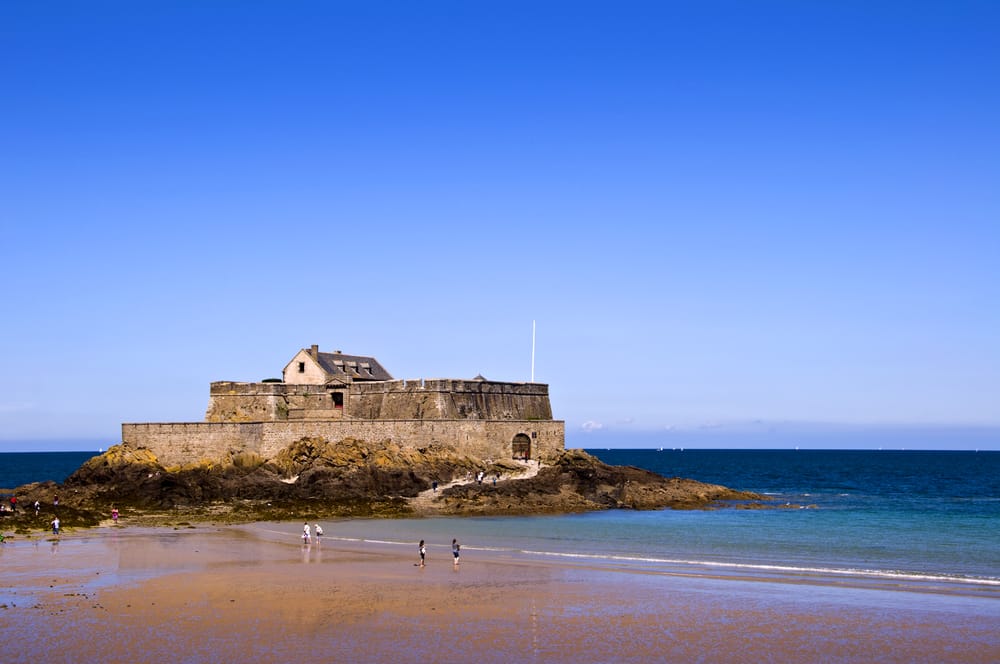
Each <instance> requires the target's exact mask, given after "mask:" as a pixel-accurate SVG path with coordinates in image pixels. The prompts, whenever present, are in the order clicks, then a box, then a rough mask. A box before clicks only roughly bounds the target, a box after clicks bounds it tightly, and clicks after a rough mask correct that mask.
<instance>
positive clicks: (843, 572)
mask: <svg viewBox="0 0 1000 664" xmlns="http://www.w3.org/2000/svg"><path fill="white" fill-rule="evenodd" d="M521 553H524V554H526V555H533V556H544V557H554V558H566V559H587V560H593V561H598V562H600V561H610V562H631V563H643V564H659V565H681V566H686V567H709V568H713V569H731V570H748V571H757V572H773V573H782V574H795V575H798V574H817V575H829V576H849V577H863V578H873V579H893V580H899V581H920V582H947V583H965V584H974V585H982V586H998V587H1000V577H993V576H973V575H966V574H946V573H928V572H914V571H907V570H879V569H861V568H854V567H809V566H798V565H774V564H766V563H737V562H724V561H717V560H689V559H679V558H653V557H645V556H625V555H594V554H586V553H565V552H559V551H532V550H525V551H521Z"/></svg>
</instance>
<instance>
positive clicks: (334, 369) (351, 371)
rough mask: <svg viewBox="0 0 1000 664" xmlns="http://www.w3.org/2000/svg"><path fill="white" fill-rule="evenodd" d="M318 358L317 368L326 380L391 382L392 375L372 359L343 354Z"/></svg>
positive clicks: (323, 355) (320, 355) (327, 354)
mask: <svg viewBox="0 0 1000 664" xmlns="http://www.w3.org/2000/svg"><path fill="white" fill-rule="evenodd" d="M306 352H309V351H308V350H306ZM318 356H319V357H318V362H319V366H320V367H322V368H323V371H325V372H326V375H327V377H328V380H336V379H338V378H345V377H346V378H349V379H351V380H356V381H363V380H392V375H391V374H390V373H389V372H388V371H386V370H385V367H383V366H382V365H381V364H379V362H378V360H376V359H375V358H374V357H365V356H363V355H344V354H343V353H318Z"/></svg>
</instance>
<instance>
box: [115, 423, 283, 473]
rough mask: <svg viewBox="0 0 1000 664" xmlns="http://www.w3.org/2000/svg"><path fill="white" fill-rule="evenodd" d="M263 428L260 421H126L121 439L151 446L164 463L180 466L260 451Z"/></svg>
mask: <svg viewBox="0 0 1000 664" xmlns="http://www.w3.org/2000/svg"><path fill="white" fill-rule="evenodd" d="M262 427H263V424H262V423H260V422H253V423H237V422H225V423H208V422H177V423H169V424H157V423H151V424H123V425H122V442H125V443H128V444H129V445H132V446H133V447H145V448H147V449H149V450H150V451H152V452H153V454H155V455H156V457H157V459H159V461H160V463H162V464H163V465H164V466H177V465H181V464H189V463H198V462H200V461H217V460H220V459H224V458H226V457H227V456H231V455H234V454H239V453H241V452H256V453H258V454H259V453H260V452H259V450H260V440H261V438H262V437H263V434H262Z"/></svg>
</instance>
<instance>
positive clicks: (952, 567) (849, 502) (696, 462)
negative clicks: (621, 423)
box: [0, 449, 1000, 599]
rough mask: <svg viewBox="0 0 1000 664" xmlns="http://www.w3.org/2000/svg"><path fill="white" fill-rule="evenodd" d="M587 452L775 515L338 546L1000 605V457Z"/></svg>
mask: <svg viewBox="0 0 1000 664" xmlns="http://www.w3.org/2000/svg"><path fill="white" fill-rule="evenodd" d="M587 451H588V452H590V453H591V454H594V455H595V456H597V457H599V458H600V459H601V460H603V461H605V462H607V463H610V464H615V465H629V466H636V467H639V468H645V469H648V470H651V471H654V472H656V473H659V474H661V475H664V476H667V477H674V476H678V477H688V478H693V479H697V480H700V481H703V482H709V483H713V484H722V485H725V486H728V487H731V488H735V489H742V490H748V491H754V492H757V493H760V494H762V495H765V496H767V497H768V498H769V499H770V500H769V501H768V504H769V505H770V506H771V507H773V509H734V508H721V509H709V510H670V509H666V510H654V511H634V510H610V511H602V512H591V513H586V514H572V515H556V516H528V517H525V516H510V517H503V516H498V517H462V518H454V517H452V518H425V519H392V520H377V519H352V520H346V521H342V522H336V523H333V524H330V527H329V528H327V531H328V535H327V539H330V538H342V539H345V540H363V541H372V542H383V543H396V544H399V545H401V546H412V542H415V541H418V540H420V539H426V540H427V541H428V542H429V543H431V546H432V547H434V546H440V547H442V551H443V552H444V553H445V554H446V553H447V551H446V549H447V546H448V543H450V541H451V538H452V537H458V538H460V540H461V541H462V542H463V551H465V552H466V556H471V555H474V552H475V551H476V550H477V549H482V550H489V551H493V552H501V553H502V552H505V551H506V552H510V553H511V554H512V555H529V556H536V557H542V558H548V559H553V560H560V561H563V562H566V563H568V564H586V565H609V566H630V567H639V568H649V570H650V571H653V572H661V573H669V574H679V575H701V576H705V575H709V576H720V577H727V576H728V577H740V578H742V577H757V578H760V577H765V578H766V577H774V578H775V579H781V580H786V581H788V580H791V581H802V582H810V581H817V580H820V581H821V582H824V583H830V584H838V583H843V584H861V585H866V584H867V585H875V586H884V587H891V588H902V589H906V588H919V589H922V590H930V591H933V592H946V593H947V592H957V593H959V594H972V595H986V596H990V597H995V598H998V599H1000V452H997V451H980V452H973V451H909V450H907V451H899V450H894V451H888V450H886V451H881V450H879V451H875V450H870V451H868V450H744V449H741V450H710V449H685V450H679V449H675V450H671V449H664V450H656V449H638V450H636V449H599V450H594V449H591V450H587ZM93 455H94V453H93V452H39V453H4V454H0V487H14V486H19V485H23V484H26V483H29V482H36V481H42V480H53V481H56V482H61V481H63V480H64V479H65V478H66V477H67V476H68V475H69V474H71V473H72V472H73V471H74V470H76V468H78V467H79V466H80V464H82V463H83V462H84V461H86V460H87V459H88V458H90V457H92V456H93ZM25 499H26V500H30V496H24V497H22V500H25ZM290 528H291V530H290V532H291V533H294V532H295V531H296V529H297V528H298V525H297V522H296V523H295V524H292V525H291V526H290ZM429 553H431V554H433V550H432V551H431V552H429Z"/></svg>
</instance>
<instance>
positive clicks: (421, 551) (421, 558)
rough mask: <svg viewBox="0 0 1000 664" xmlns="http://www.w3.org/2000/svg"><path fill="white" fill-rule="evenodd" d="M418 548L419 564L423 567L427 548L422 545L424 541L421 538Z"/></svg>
mask: <svg viewBox="0 0 1000 664" xmlns="http://www.w3.org/2000/svg"><path fill="white" fill-rule="evenodd" d="M418 548H419V549H420V566H421V567H423V566H424V556H425V555H427V549H426V548H425V547H424V541H423V540H420V546H419V547H418Z"/></svg>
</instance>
